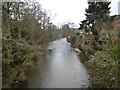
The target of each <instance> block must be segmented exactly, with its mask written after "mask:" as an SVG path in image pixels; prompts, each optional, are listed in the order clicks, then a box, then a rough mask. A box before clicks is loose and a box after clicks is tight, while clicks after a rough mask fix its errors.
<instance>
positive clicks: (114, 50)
mask: <svg viewBox="0 0 120 90" xmlns="http://www.w3.org/2000/svg"><path fill="white" fill-rule="evenodd" d="M110 55H111V57H112V58H113V59H114V60H117V61H118V60H119V58H118V57H119V56H118V55H119V45H118V44H116V45H115V46H114V47H113V48H112V50H111V54H110Z"/></svg>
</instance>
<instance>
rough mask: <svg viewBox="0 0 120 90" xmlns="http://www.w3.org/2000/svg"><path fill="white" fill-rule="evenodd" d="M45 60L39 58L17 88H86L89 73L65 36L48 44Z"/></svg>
mask: <svg viewBox="0 0 120 90" xmlns="http://www.w3.org/2000/svg"><path fill="white" fill-rule="evenodd" d="M48 49H49V50H50V51H51V52H50V53H49V54H48V55H47V60H40V61H38V62H37V64H36V68H35V69H34V70H32V72H30V74H29V76H28V81H27V82H25V83H24V84H22V85H21V86H20V87H19V88H87V87H89V82H90V81H89V75H88V72H87V70H86V68H85V67H84V65H83V64H82V63H81V61H80V59H79V58H78V56H77V54H76V53H75V52H74V51H72V50H71V47H70V44H69V43H68V42H67V41H66V38H62V39H59V40H55V41H53V42H51V43H50V44H49V46H48Z"/></svg>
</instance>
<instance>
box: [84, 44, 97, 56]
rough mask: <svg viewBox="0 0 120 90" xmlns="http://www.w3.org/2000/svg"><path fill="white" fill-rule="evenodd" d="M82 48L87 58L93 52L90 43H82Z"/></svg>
mask: <svg viewBox="0 0 120 90" xmlns="http://www.w3.org/2000/svg"><path fill="white" fill-rule="evenodd" d="M82 49H83V51H84V53H85V55H86V57H87V58H89V57H90V56H91V55H93V54H94V53H95V50H94V49H93V47H92V45H84V46H83V47H82Z"/></svg>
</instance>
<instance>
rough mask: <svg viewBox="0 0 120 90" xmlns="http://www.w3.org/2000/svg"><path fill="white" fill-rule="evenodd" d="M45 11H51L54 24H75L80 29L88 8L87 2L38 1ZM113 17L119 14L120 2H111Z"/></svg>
mask: <svg viewBox="0 0 120 90" xmlns="http://www.w3.org/2000/svg"><path fill="white" fill-rule="evenodd" d="M37 1H38V2H39V3H40V4H41V5H42V8H43V9H46V10H50V11H51V13H52V15H53V16H54V15H55V14H56V16H55V18H54V19H52V22H53V24H55V25H57V26H58V25H59V24H63V23H64V22H69V21H71V22H74V23H75V24H76V26H78V27H79V23H80V21H82V20H84V19H85V15H84V14H85V8H87V7H88V4H87V0H37ZM110 1H112V2H111V4H110V7H111V10H110V11H111V15H114V14H118V2H119V1H120V0H110Z"/></svg>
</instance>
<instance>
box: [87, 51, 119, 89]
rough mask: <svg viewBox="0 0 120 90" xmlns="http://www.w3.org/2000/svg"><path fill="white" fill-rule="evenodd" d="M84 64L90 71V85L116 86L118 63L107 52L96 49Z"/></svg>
mask: <svg viewBox="0 0 120 90" xmlns="http://www.w3.org/2000/svg"><path fill="white" fill-rule="evenodd" d="M85 64H86V66H87V68H88V70H89V72H90V76H91V82H92V87H96V88H106V87H107V88H116V87H118V86H117V84H118V74H117V72H118V65H117V62H115V61H114V60H113V59H112V58H111V57H110V55H109V54H106V53H105V52H100V51H97V52H95V53H94V55H93V57H92V58H91V59H90V60H88V61H86V62H85Z"/></svg>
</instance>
